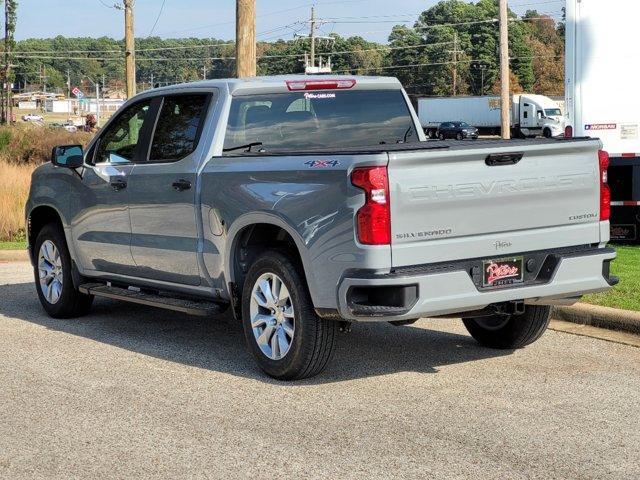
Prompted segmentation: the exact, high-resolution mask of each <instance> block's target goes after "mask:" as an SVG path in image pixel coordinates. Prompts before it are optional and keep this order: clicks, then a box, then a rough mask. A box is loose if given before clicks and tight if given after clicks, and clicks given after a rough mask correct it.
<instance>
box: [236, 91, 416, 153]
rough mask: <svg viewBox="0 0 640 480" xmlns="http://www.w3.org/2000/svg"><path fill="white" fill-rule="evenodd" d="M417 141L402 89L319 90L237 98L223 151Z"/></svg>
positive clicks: (355, 145)
mask: <svg viewBox="0 0 640 480" xmlns="http://www.w3.org/2000/svg"><path fill="white" fill-rule="evenodd" d="M417 141H419V139H418V135H417V133H416V129H415V125H414V122H413V118H412V117H411V114H410V112H409V108H408V106H407V102H406V101H405V97H404V95H403V94H402V91H400V90H318V91H296V92H289V93H273V94H259V95H244V96H238V97H234V98H233V100H232V102H231V111H230V113H229V121H228V124H227V131H226V135H225V141H224V152H225V154H239V153H240V154H241V153H243V152H247V151H252V152H256V151H265V152H270V151H294V150H305V149H322V148H340V147H364V146H371V145H380V144H386V143H408V142H417Z"/></svg>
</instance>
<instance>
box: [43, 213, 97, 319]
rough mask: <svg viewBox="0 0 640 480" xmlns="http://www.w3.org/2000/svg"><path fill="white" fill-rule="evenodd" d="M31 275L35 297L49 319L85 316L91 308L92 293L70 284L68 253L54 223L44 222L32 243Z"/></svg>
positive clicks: (69, 258)
mask: <svg viewBox="0 0 640 480" xmlns="http://www.w3.org/2000/svg"><path fill="white" fill-rule="evenodd" d="M34 256H35V266H34V276H35V281H36V289H37V291H38V298H39V299H40V303H41V304H42V307H43V308H44V309H45V311H46V312H47V313H48V314H49V315H50V316H51V317H53V318H72V317H79V316H81V315H85V314H86V313H88V312H89V310H90V309H91V304H92V302H93V296H91V295H85V294H83V293H80V292H79V291H78V290H76V289H75V287H74V286H73V280H72V277H71V256H70V255H69V249H68V248H67V242H66V240H65V238H64V232H63V231H62V229H61V228H60V227H59V226H58V225H57V224H55V223H50V224H48V225H45V226H44V227H43V228H42V230H40V232H39V233H38V236H37V237H36V241H35V245H34Z"/></svg>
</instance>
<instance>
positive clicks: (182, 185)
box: [171, 178, 191, 192]
mask: <svg viewBox="0 0 640 480" xmlns="http://www.w3.org/2000/svg"><path fill="white" fill-rule="evenodd" d="M171 186H172V187H173V189H174V190H177V191H178V192H181V191H183V190H189V189H190V188H191V182H190V181H189V180H185V179H183V178H181V179H180V180H176V181H175V182H173V183H172V184H171Z"/></svg>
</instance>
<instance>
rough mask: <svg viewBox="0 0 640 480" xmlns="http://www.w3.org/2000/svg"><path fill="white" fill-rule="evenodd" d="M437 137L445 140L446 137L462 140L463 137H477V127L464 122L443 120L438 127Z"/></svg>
mask: <svg viewBox="0 0 640 480" xmlns="http://www.w3.org/2000/svg"><path fill="white" fill-rule="evenodd" d="M438 138H439V139H440V140H445V139H447V138H455V139H456V140H463V139H465V138H473V139H474V140H476V139H477V138H478V129H477V128H475V127H472V126H471V125H469V124H468V123H466V122H443V123H441V124H440V126H439V127H438Z"/></svg>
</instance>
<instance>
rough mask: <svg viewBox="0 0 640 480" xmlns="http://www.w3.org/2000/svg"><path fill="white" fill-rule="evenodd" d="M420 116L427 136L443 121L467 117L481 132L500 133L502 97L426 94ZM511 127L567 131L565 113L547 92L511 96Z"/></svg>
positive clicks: (548, 133) (528, 131)
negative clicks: (546, 95)
mask: <svg viewBox="0 0 640 480" xmlns="http://www.w3.org/2000/svg"><path fill="white" fill-rule="evenodd" d="M418 116H419V118H420V123H421V124H422V128H423V129H424V131H425V133H426V134H427V136H429V137H430V138H435V136H436V132H437V130H438V127H439V125H440V124H441V123H443V122H454V121H464V122H467V123H468V124H469V125H472V126H474V127H476V128H477V129H478V130H479V131H480V133H481V134H487V135H497V134H499V133H500V97H498V96H481V97H423V98H419V99H418ZM511 129H512V132H513V136H515V137H520V138H523V137H536V136H540V135H543V136H545V137H555V136H559V135H562V134H563V133H564V116H563V114H562V111H561V110H560V106H559V105H558V103H557V102H556V101H554V100H552V99H550V98H549V97H545V96H544V95H533V94H516V95H512V96H511Z"/></svg>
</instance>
